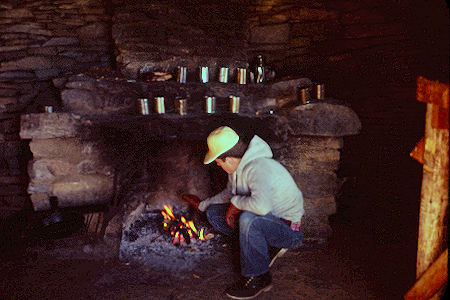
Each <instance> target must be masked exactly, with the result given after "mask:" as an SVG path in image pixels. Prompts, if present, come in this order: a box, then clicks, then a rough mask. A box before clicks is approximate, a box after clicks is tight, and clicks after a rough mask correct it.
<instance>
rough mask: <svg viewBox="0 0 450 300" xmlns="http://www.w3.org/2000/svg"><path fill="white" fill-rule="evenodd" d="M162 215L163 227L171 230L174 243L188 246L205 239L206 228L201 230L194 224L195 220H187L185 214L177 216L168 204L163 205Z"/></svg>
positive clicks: (168, 230)
mask: <svg viewBox="0 0 450 300" xmlns="http://www.w3.org/2000/svg"><path fill="white" fill-rule="evenodd" d="M163 208H164V209H162V210H161V215H162V216H163V218H164V219H163V223H162V224H163V225H162V226H163V229H164V230H165V231H167V232H170V235H171V237H172V243H173V244H174V245H179V246H187V245H189V244H191V242H194V241H195V240H205V238H204V228H201V229H200V231H199V230H197V228H196V227H195V225H194V221H192V220H189V221H188V220H186V218H185V217H184V216H181V217H180V218H177V217H175V215H174V213H173V211H172V209H171V208H170V207H169V206H168V205H164V206H163Z"/></svg>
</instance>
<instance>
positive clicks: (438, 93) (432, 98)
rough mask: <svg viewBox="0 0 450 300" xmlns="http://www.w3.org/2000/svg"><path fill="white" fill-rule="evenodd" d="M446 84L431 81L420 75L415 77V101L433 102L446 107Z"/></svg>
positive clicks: (447, 90)
mask: <svg viewBox="0 0 450 300" xmlns="http://www.w3.org/2000/svg"><path fill="white" fill-rule="evenodd" d="M448 92H449V88H448V85H446V84H443V83H440V82H439V81H432V80H429V79H426V78H424V77H422V76H419V77H418V78H417V94H416V98H417V101H420V102H425V103H433V104H436V105H437V106H439V107H442V108H447V109H448Z"/></svg>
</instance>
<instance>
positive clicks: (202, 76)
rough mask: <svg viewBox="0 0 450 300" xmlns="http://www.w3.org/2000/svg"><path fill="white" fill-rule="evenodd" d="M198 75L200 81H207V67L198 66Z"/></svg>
mask: <svg viewBox="0 0 450 300" xmlns="http://www.w3.org/2000/svg"><path fill="white" fill-rule="evenodd" d="M199 77H200V82H201V83H207V82H208V81H209V72H208V67H200V74H199Z"/></svg>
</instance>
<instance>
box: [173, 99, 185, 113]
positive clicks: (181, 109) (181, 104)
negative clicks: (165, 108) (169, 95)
mask: <svg viewBox="0 0 450 300" xmlns="http://www.w3.org/2000/svg"><path fill="white" fill-rule="evenodd" d="M175 110H176V112H177V113H178V114H179V115H182V116H183V115H186V114H187V99H185V98H180V99H176V100H175Z"/></svg>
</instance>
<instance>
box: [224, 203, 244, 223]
mask: <svg viewBox="0 0 450 300" xmlns="http://www.w3.org/2000/svg"><path fill="white" fill-rule="evenodd" d="M241 212H242V210H240V209H239V208H237V207H236V206H234V205H233V203H230V206H229V207H228V209H227V213H226V214H225V220H226V221H227V224H228V226H230V227H231V228H233V229H234V228H235V227H236V223H237V221H239V215H240V214H241Z"/></svg>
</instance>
